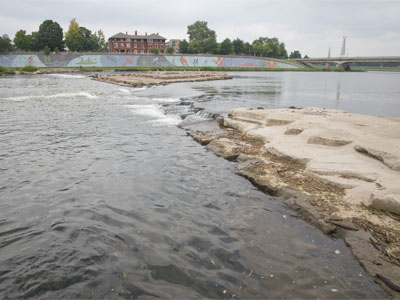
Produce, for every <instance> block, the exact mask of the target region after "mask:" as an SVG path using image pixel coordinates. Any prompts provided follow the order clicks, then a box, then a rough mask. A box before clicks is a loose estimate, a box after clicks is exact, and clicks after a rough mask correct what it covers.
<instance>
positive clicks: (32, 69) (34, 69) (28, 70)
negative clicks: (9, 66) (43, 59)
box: [22, 66, 38, 72]
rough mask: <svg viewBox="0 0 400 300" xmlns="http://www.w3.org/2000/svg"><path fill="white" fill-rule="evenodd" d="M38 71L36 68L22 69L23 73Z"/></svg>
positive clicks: (26, 67)
mask: <svg viewBox="0 0 400 300" xmlns="http://www.w3.org/2000/svg"><path fill="white" fill-rule="evenodd" d="M37 70H38V68H37V67H35V66H25V67H23V68H22V71H24V72H36V71H37Z"/></svg>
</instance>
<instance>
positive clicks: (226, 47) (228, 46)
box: [221, 38, 233, 55]
mask: <svg viewBox="0 0 400 300" xmlns="http://www.w3.org/2000/svg"><path fill="white" fill-rule="evenodd" d="M232 53H233V45H232V42H231V40H230V39H228V38H226V39H225V40H223V42H222V43H221V54H225V55H229V54H232Z"/></svg>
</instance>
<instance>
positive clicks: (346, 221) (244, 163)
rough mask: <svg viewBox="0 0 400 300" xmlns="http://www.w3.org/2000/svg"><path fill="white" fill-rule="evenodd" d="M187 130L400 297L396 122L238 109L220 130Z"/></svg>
mask: <svg viewBox="0 0 400 300" xmlns="http://www.w3.org/2000/svg"><path fill="white" fill-rule="evenodd" d="M184 128H185V127H184ZM185 129H186V131H187V133H188V134H189V135H190V136H192V137H193V138H194V139H195V140H196V141H198V142H199V143H201V144H203V145H205V146H206V148H207V149H208V150H210V151H212V152H214V153H215V154H216V155H218V156H221V157H223V158H225V159H228V160H231V161H237V162H239V163H238V165H237V173H238V174H239V175H241V176H244V177H246V178H248V179H249V180H250V181H251V182H252V183H253V184H254V185H256V186H257V187H259V188H260V189H261V190H263V191H264V192H266V193H268V194H271V195H274V196H280V197H281V198H282V199H284V201H285V203H286V204H287V205H288V206H290V208H291V209H294V210H296V211H297V212H298V213H299V215H301V216H302V218H304V219H305V220H306V221H308V222H310V223H312V224H313V225H315V226H317V227H318V228H320V229H321V230H322V231H324V232H325V233H327V234H332V235H334V236H340V237H342V238H344V240H345V242H346V243H347V244H348V245H349V246H350V247H351V249H352V251H353V254H354V255H355V256H356V257H357V258H358V259H359V261H360V263H361V264H362V265H363V266H364V268H365V269H366V270H367V272H369V273H370V274H371V275H372V276H373V277H374V279H375V280H376V282H378V283H380V284H381V285H382V286H383V287H384V288H385V289H386V291H387V292H388V293H389V294H390V295H391V296H392V297H393V298H400V119H398V118H384V117H373V116H366V115H357V114H349V113H346V112H344V111H339V110H328V109H320V108H307V109H297V108H294V107H292V108H288V109H275V110H264V109H251V108H239V109H234V110H232V111H230V112H229V114H228V117H227V118H221V119H220V126H214V127H213V125H210V124H198V125H197V126H196V125H194V126H193V125H191V126H188V127H186V128H185Z"/></svg>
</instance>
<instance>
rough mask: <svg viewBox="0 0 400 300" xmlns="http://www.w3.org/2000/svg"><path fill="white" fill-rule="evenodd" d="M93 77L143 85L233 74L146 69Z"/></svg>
mask: <svg viewBox="0 0 400 300" xmlns="http://www.w3.org/2000/svg"><path fill="white" fill-rule="evenodd" d="M92 78H93V79H94V80H98V81H104V82H108V83H115V84H119V85H126V86H133V87H142V86H150V85H158V84H168V83H176V82H190V81H209V80H224V79H232V76H229V75H227V74H225V73H222V72H208V71H145V72H133V73H124V74H118V75H114V74H113V75H97V74H96V75H93V76H92Z"/></svg>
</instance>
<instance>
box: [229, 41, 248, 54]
mask: <svg viewBox="0 0 400 300" xmlns="http://www.w3.org/2000/svg"><path fill="white" fill-rule="evenodd" d="M232 45H233V52H234V53H235V54H237V55H240V54H242V53H244V52H245V51H244V42H243V41H242V40H241V39H236V40H233V41H232Z"/></svg>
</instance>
